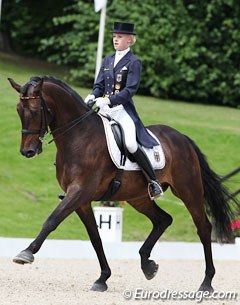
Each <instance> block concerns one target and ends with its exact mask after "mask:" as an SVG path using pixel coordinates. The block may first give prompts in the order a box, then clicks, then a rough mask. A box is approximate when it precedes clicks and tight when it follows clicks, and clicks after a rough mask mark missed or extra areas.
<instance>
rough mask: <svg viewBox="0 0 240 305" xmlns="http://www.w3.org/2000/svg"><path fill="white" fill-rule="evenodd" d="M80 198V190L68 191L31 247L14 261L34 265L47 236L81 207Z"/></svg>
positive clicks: (73, 188)
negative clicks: (35, 257) (35, 256)
mask: <svg viewBox="0 0 240 305" xmlns="http://www.w3.org/2000/svg"><path fill="white" fill-rule="evenodd" d="M80 196H81V191H80V189H79V188H78V187H71V189H69V191H68V195H67V196H66V197H65V198H64V199H63V200H62V201H61V202H60V204H59V205H58V206H57V208H56V209H55V210H54V211H53V213H52V214H51V215H50V216H49V217H48V219H47V220H46V222H45V223H44V225H43V227H42V230H41V232H40V233H39V235H38V236H37V238H36V239H35V240H34V241H33V242H32V243H31V244H30V245H29V247H28V248H26V249H25V250H23V251H21V252H20V253H19V254H18V255H17V256H16V257H15V258H14V259H13V261H14V262H15V263H18V264H26V263H32V262H33V261H34V256H33V254H35V253H36V252H38V251H39V249H40V247H41V246H42V244H43V242H44V241H45V239H46V238H47V236H48V235H49V234H50V233H51V232H52V231H54V230H55V229H56V228H57V226H58V225H59V224H60V223H61V222H62V221H63V220H64V219H65V218H66V217H67V216H69V215H70V214H71V213H72V212H73V211H74V210H76V208H77V206H78V205H79V198H80ZM81 198H82V196H81Z"/></svg>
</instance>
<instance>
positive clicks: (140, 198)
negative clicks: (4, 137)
mask: <svg viewBox="0 0 240 305" xmlns="http://www.w3.org/2000/svg"><path fill="white" fill-rule="evenodd" d="M9 81H10V83H11V85H12V87H13V88H14V89H16V90H17V92H19V93H20V100H19V102H18V104H17V111H18V114H19V116H20V119H21V123H22V141H21V148H20V152H21V154H22V155H23V156H25V157H27V158H32V157H34V156H36V155H38V154H40V153H41V152H42V141H43V138H44V135H45V134H46V133H47V132H48V131H49V128H50V131H51V134H52V135H53V137H54V138H53V140H54V142H55V144H56V148H57V153H56V176H57V180H58V182H59V184H60V186H61V188H62V189H63V191H64V192H65V193H66V196H65V198H64V199H63V200H62V201H61V202H60V203H59V204H58V206H57V207H56V209H55V210H54V211H53V212H52V214H51V215H50V216H49V217H48V218H47V220H46V221H45V223H44V224H43V227H42V229H41V231H40V233H39V235H38V236H37V237H36V239H35V240H34V241H33V242H32V243H31V244H30V245H29V246H28V247H27V248H26V249H25V250H23V251H21V252H20V253H19V254H18V255H17V256H16V257H15V258H14V262H16V263H20V264H25V263H32V262H33V261H34V254H35V253H37V252H38V251H39V249H40V247H41V246H42V244H43V242H44V241H45V239H46V238H47V236H48V235H49V234H50V233H51V232H52V231H53V230H55V229H56V228H57V227H58V225H59V224H60V223H61V222H62V221H63V220H64V219H65V218H66V217H68V216H69V215H70V214H71V213H73V212H76V213H77V215H78V216H79V218H80V219H81V221H82V222H83V223H84V225H85V227H86V229H87V232H88V234H89V237H90V240H91V243H92V245H93V247H94V249H95V251H96V254H97V257H98V260H99V264H100V268H101V274H100V277H99V278H98V279H97V280H96V281H95V282H94V283H93V286H92V288H91V289H92V290H95V291H105V290H107V288H108V286H107V284H106V281H107V279H108V278H109V277H110V275H111V269H110V267H109V265H108V262H107V259H106V256H105V253H104V249H103V245H102V241H101V238H100V236H99V233H98V228H97V225H96V221H95V218H94V214H93V210H92V207H91V202H92V201H98V200H100V198H101V197H102V196H103V195H104V194H105V193H106V191H107V190H108V187H109V184H110V182H111V181H112V179H113V178H114V177H115V174H116V171H117V168H116V167H115V165H114V164H113V162H112V161H111V158H110V156H109V153H108V149H107V142H106V139H105V133H104V127H103V124H102V120H101V118H100V117H99V115H98V114H97V113H96V112H95V111H94V110H93V109H90V108H89V107H88V106H87V105H86V104H85V103H84V101H83V99H82V98H81V97H80V96H79V95H78V94H77V93H76V92H75V91H74V90H73V89H72V88H71V87H70V86H68V85H67V84H66V83H65V82H63V81H61V80H59V79H56V78H54V77H50V76H41V77H32V78H31V79H30V81H29V82H28V83H26V84H25V85H24V86H21V85H19V84H17V83H16V82H15V81H14V80H13V79H9ZM148 128H149V129H150V130H151V131H152V132H153V133H154V134H155V135H156V136H157V137H158V139H159V140H160V142H161V144H162V147H163V150H164V152H165V157H166V165H165V167H164V168H163V169H162V170H157V177H158V179H159V181H160V182H161V184H162V186H163V188H164V190H166V189H167V188H168V187H170V189H171V191H172V193H173V194H174V195H175V196H176V197H178V198H179V199H181V200H182V201H183V202H184V204H185V206H186V207H187V209H188V211H189V213H190V214H191V216H192V219H193V222H194V224H195V226H196V228H197V233H198V235H199V238H200V241H201V243H202V245H203V249H204V254H205V264H206V269H205V277H204V279H203V282H202V283H201V285H200V288H199V290H200V291H209V292H212V291H213V288H212V278H213V276H214V274H215V268H214V265H213V258H212V249H211V228H212V225H211V223H210V221H209V220H208V217H207V214H208V215H209V216H211V218H212V220H213V221H214V223H215V225H216V229H217V235H218V238H219V240H224V239H225V240H226V239H229V238H231V236H232V235H231V234H232V232H231V228H230V225H229V224H230V221H231V208H230V207H229V205H228V203H227V198H229V193H228V190H227V189H226V188H225V187H224V186H223V185H222V184H221V181H220V177H219V176H218V175H217V174H216V173H215V172H214V171H213V170H212V169H211V168H210V167H209V165H208V162H207V160H206V157H205V156H204V154H203V153H202V152H201V151H200V149H199V148H198V147H197V145H196V144H195V143H194V142H193V141H192V140H191V139H190V138H188V137H187V136H185V135H183V134H181V133H180V132H178V131H177V130H175V129H173V128H171V127H168V126H164V125H152V126H148ZM111 200H113V201H127V202H128V203H129V204H130V205H131V206H132V207H134V208H135V209H136V210H137V211H138V212H140V213H142V214H144V215H145V216H146V217H148V218H149V219H150V221H151V222H152V225H153V228H152V231H151V232H150V234H149V236H148V237H147V239H146V240H145V242H144V243H143V245H142V247H141V248H140V250H139V254H140V258H141V268H142V271H143V273H144V275H145V277H146V278H147V279H148V280H150V279H152V278H153V277H154V276H155V275H156V273H157V270H158V265H157V264H156V263H155V261H153V260H150V259H149V257H150V253H151V250H152V248H153V247H154V245H155V243H156V242H157V240H158V239H159V238H160V236H161V235H162V234H163V232H164V231H165V230H166V228H167V227H168V226H170V225H171V223H172V217H171V216H170V215H169V214H168V213H166V212H165V211H164V210H162V209H161V208H160V207H159V206H158V205H157V204H156V202H155V201H152V200H151V199H150V198H149V196H148V192H147V182H146V180H145V177H144V176H143V174H142V173H141V172H140V171H124V173H123V175H122V183H121V187H120V189H119V190H118V191H117V193H116V194H115V195H114V197H113V198H112V199H111Z"/></svg>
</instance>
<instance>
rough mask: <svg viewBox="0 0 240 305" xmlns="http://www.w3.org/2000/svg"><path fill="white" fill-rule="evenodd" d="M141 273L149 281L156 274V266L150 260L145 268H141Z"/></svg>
mask: <svg viewBox="0 0 240 305" xmlns="http://www.w3.org/2000/svg"><path fill="white" fill-rule="evenodd" d="M142 271H143V273H144V275H145V277H146V279H147V280H151V279H152V278H154V276H155V275H156V274H157V272H158V264H156V263H155V262H154V261H152V260H151V261H149V262H148V264H147V265H146V266H144V267H142Z"/></svg>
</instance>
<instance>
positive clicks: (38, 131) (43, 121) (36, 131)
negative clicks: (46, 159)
mask: <svg viewBox="0 0 240 305" xmlns="http://www.w3.org/2000/svg"><path fill="white" fill-rule="evenodd" d="M39 98H40V103H41V122H40V129H24V128H23V129H22V130H21V132H22V134H25V135H26V134H37V135H38V138H39V140H40V141H41V142H43V140H44V136H45V134H47V133H48V132H49V130H48V122H47V115H48V114H50V115H51V116H52V113H51V110H50V109H49V108H48V107H47V104H46V102H45V100H44V98H43V97H42V95H39V96H20V99H21V100H31V99H39Z"/></svg>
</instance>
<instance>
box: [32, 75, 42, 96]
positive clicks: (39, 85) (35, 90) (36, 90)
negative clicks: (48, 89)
mask: <svg viewBox="0 0 240 305" xmlns="http://www.w3.org/2000/svg"><path fill="white" fill-rule="evenodd" d="M42 85H43V78H42V79H41V80H40V81H39V82H37V84H36V85H35V86H34V93H37V94H38V93H39V92H40V91H41V90H42Z"/></svg>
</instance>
